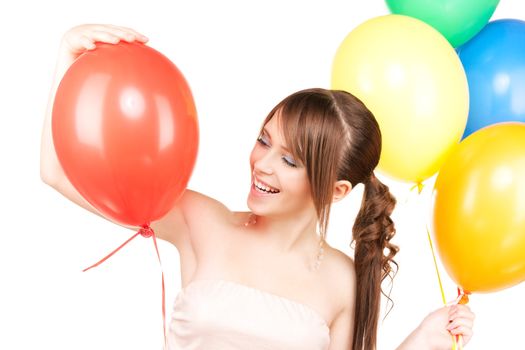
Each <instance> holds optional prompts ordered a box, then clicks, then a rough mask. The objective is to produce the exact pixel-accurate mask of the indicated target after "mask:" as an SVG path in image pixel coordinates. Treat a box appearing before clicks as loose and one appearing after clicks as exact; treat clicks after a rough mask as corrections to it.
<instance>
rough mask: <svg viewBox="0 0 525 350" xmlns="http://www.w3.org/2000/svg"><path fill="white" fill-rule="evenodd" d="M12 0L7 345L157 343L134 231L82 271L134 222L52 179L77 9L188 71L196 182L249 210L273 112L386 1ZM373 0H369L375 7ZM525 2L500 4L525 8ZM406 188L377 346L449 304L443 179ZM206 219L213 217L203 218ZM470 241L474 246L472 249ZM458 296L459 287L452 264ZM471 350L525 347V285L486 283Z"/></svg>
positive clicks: (5, 111)
mask: <svg viewBox="0 0 525 350" xmlns="http://www.w3.org/2000/svg"><path fill="white" fill-rule="evenodd" d="M5 3H7V4H8V5H6V4H5ZM5 3H4V4H3V5H2V6H1V8H0V29H1V31H0V35H1V38H2V40H1V42H0V45H1V51H0V52H1V54H0V112H1V114H0V118H1V119H0V120H1V124H0V142H1V144H0V145H1V147H0V155H1V158H0V159H1V169H2V170H1V173H0V176H1V181H0V198H1V199H0V215H1V217H0V220H1V221H0V223H1V225H2V226H1V229H0V272H1V273H0V283H1V284H0V348H1V349H55V350H62V349H100V350H105V349H129V350H131V349H160V348H161V343H162V337H161V330H162V326H161V313H160V305H161V288H160V286H161V284H160V269H159V264H158V261H157V260H156V256H155V253H154V250H153V244H152V242H151V240H147V239H144V238H142V237H138V238H137V239H136V240H135V241H133V242H132V243H130V244H129V245H128V246H126V247H125V248H124V249H122V250H121V251H120V252H119V253H118V254H117V255H115V256H114V257H112V258H111V259H110V260H109V261H107V262H106V263H104V264H103V265H102V266H100V267H98V268H96V269H94V270H91V271H89V272H86V273H82V272H81V270H82V269H83V268H84V267H87V266H89V265H90V264H92V263H94V262H96V261H98V259H100V258H101V257H102V256H104V255H105V254H107V253H108V252H109V251H110V250H112V249H113V248H115V247H116V246H118V245H119V244H120V243H122V242H123V241H124V240H126V239H127V238H128V237H129V236H130V235H131V234H132V232H131V231H128V230H126V229H123V228H120V227H117V226H116V225H114V224H111V223H110V222H108V221H105V220H103V219H101V218H99V217H97V216H95V215H90V214H89V213H88V212H86V211H84V210H83V209H81V208H79V207H77V206H75V205H73V204H72V203H71V202H69V201H68V200H66V199H64V198H63V197H62V196H61V195H60V194H58V193H56V192H55V191H53V190H52V189H51V188H50V187H47V186H46V185H44V184H43V183H42V182H41V181H40V177H39V143H40V130H41V126H42V122H43V117H44V111H45V107H46V101H47V95H48V91H49V88H50V86H51V80H52V74H53V69H54V64H55V58H56V53H57V49H58V45H59V41H60V38H61V35H62V34H63V32H64V31H66V30H67V29H68V28H70V27H71V26H74V25H77V24H81V23H88V22H93V23H113V24H120V25H126V26H130V27H133V28H136V29H137V30H139V31H141V32H142V33H144V34H146V35H148V36H149V37H150V39H151V40H150V45H151V46H152V47H154V48H156V49H157V50H159V51H161V52H162V53H164V54H165V55H166V56H168V57H169V58H170V59H172V60H173V62H174V63H175V64H176V65H177V66H178V67H179V68H180V69H181V70H182V71H183V73H184V74H185V76H186V78H187V80H188V81H189V83H190V85H191V88H192V91H193V93H194V97H195V101H196V104H197V108H198V112H199V119H200V127H201V130H200V132H201V143H200V151H199V157H198V162H197V165H196V168H195V171H194V173H193V177H192V180H191V182H190V187H191V188H193V189H196V190H198V191H201V192H203V193H205V194H208V195H210V196H212V197H215V198H217V199H219V200H221V201H223V202H224V203H225V204H226V205H228V206H229V207H230V208H232V209H235V210H244V209H245V198H246V195H247V192H248V187H249V169H248V154H249V151H250V149H251V147H252V145H253V143H254V141H255V137H256V136H257V130H258V128H259V125H260V123H261V121H262V120H263V118H264V117H265V116H266V114H267V113H268V111H269V110H270V109H271V107H273V105H274V104H276V103H277V102H278V101H280V100H281V99H282V98H283V97H285V96H287V95H288V94H290V93H292V92H294V91H296V90H299V89H303V88H307V87H314V86H319V87H329V79H330V69H331V62H332V59H333V55H334V53H335V50H336V49H337V47H338V45H339V44H340V42H341V41H342V39H343V38H344V37H345V36H346V34H348V33H349V32H350V31H351V30H352V29H353V28H355V27H356V26H357V25H358V24H360V23H362V22H363V21H365V20H367V19H370V18H372V17H375V16H380V15H384V14H388V10H387V8H386V6H385V4H384V2H383V1H379V0H376V1H366V2H365V1H352V0H346V1H339V0H337V1H336V0H331V1H323V2H321V1H305V0H303V1H299V0H297V1H283V0H281V1H277V0H266V1H263V2H253V1H241V0H238V1H233V0H226V1H212V0H208V1H184V2H182V1H159V0H150V1H132V0H126V1H120V0H119V1H109V0H104V1H102V0H90V1H76V0H73V1H65V0H64V1H58V0H54V1H36V0H34V1H17V2H14V1H11V2H5ZM365 4H366V5H365ZM520 5H521V1H519V0H502V1H501V3H500V5H499V7H498V9H497V10H496V13H495V14H494V16H493V19H495V18H506V17H507V18H520V19H525V13H524V12H523V11H522V10H521V9H520V7H519V6H520ZM384 180H385V182H386V183H387V185H389V186H390V187H391V190H392V192H393V193H394V194H395V195H396V196H397V198H398V202H399V205H398V206H397V209H396V211H395V213H394V219H395V221H396V225H397V236H396V238H395V241H396V243H397V244H398V245H400V246H401V252H400V253H399V254H398V257H397V261H398V262H399V263H400V266H401V270H400V271H399V274H398V275H397V277H396V280H395V283H394V288H393V291H392V297H393V299H394V300H395V306H394V309H393V310H392V312H391V313H390V314H389V315H388V317H387V318H386V320H385V321H384V322H383V323H382V325H381V329H380V334H379V345H380V349H393V348H394V347H395V346H397V345H398V344H399V342H400V341H401V340H402V338H404V337H405V336H406V335H407V334H408V333H409V332H410V331H411V330H412V329H413V328H414V327H416V326H417V324H418V323H419V322H420V321H421V320H422V318H423V317H424V316H425V315H426V314H427V313H428V312H430V311H431V310H433V309H435V308H437V307H439V306H440V305H441V297H440V292H439V287H438V284H437V280H436V275H435V271H434V267H433V264H432V257H431V253H430V249H429V246H428V241H427V237H426V231H425V223H426V221H427V218H426V215H427V213H428V212H429V211H428V208H429V202H430V195H431V189H432V181H429V182H428V183H427V187H426V189H425V191H424V193H423V195H422V196H420V197H418V196H417V195H415V194H414V193H410V192H409V189H410V185H408V184H402V183H398V182H396V181H392V180H389V179H384ZM361 193H362V189H361V188H360V187H357V188H356V190H355V193H352V195H351V196H350V197H349V198H348V199H347V200H345V201H343V203H341V204H338V205H337V206H336V208H335V210H334V213H333V217H332V225H331V228H330V232H329V242H330V243H331V244H332V245H334V246H335V247H337V248H339V249H342V250H344V251H345V252H347V253H349V254H351V252H350V250H349V248H348V244H349V240H350V234H351V225H352V220H353V218H352V217H353V215H355V212H356V210H357V206H358V205H359V203H360V201H361ZM203 219H205V218H203ZM465 249H467V248H465ZM160 250H161V257H162V264H163V267H164V271H165V274H166V288H167V290H166V292H167V300H168V315H169V311H170V309H171V305H172V302H173V299H174V298H175V295H176V293H177V292H178V290H179V288H180V281H179V278H178V276H179V272H178V254H177V251H176V250H175V249H174V248H173V247H172V246H170V245H169V244H167V243H165V242H160ZM440 270H441V273H442V278H443V280H444V284H445V291H446V294H447V299H453V298H454V296H455V287H454V284H453V282H452V281H451V280H450V279H449V278H448V276H447V275H446V273H445V271H444V269H443V267H442V266H440ZM471 307H472V308H473V310H474V311H475V312H476V314H477V320H476V324H475V336H474V338H473V340H472V342H471V344H470V346H469V348H470V349H524V348H525V345H524V344H525V341H524V340H523V335H522V332H523V322H522V317H523V315H524V311H525V284H521V285H518V286H516V287H513V288H510V289H507V290H504V291H501V292H497V293H490V294H475V295H473V296H472V297H471Z"/></svg>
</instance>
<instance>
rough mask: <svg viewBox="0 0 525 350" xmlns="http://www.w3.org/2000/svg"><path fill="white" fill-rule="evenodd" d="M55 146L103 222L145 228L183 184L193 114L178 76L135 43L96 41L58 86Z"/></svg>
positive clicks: (192, 148)
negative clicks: (95, 44) (94, 45)
mask: <svg viewBox="0 0 525 350" xmlns="http://www.w3.org/2000/svg"><path fill="white" fill-rule="evenodd" d="M52 129H53V141H54V145H55V149H56V153H57V156H58V159H59V161H60V163H61V165H62V167H63V169H64V172H65V173H66V175H67V177H68V179H69V180H70V181H71V183H72V184H73V186H75V188H76V189H77V190H78V191H79V192H80V194H81V195H82V196H83V197H84V198H85V199H86V200H87V201H88V202H89V203H91V204H92V205H93V206H94V207H95V208H97V209H98V210H99V211H100V212H101V213H102V214H103V215H105V216H106V217H108V218H110V219H112V220H115V221H117V222H120V223H122V224H126V225H133V226H143V225H148V224H149V223H150V222H151V221H154V220H156V219H159V218H161V217H162V216H164V215H165V214H166V213H167V212H168V211H169V210H170V209H171V208H172V207H173V206H174V204H175V202H176V201H177V199H178V198H179V197H180V195H181V194H182V193H183V191H184V189H185V188H186V186H187V183H188V181H189V178H190V176H191V173H192V171H193V166H194V164H195V159H196V156H197V147H198V121H197V112H196V109H195V105H194V102H193V97H192V94H191V91H190V88H189V86H188V84H187V82H186V80H185V79H184V76H183V75H182V73H181V72H180V71H179V70H178V69H177V67H176V66H175V65H174V64H173V63H172V62H171V61H170V60H169V59H167V58H166V57H165V56H164V55H162V54H161V53H159V52H158V51H156V50H154V49H152V48H150V47H148V46H146V45H143V44H139V43H125V42H121V43H119V44H117V45H110V44H98V45H97V48H96V49H95V50H93V51H87V52H85V53H84V54H82V55H81V56H80V57H79V58H78V59H77V60H76V61H75V62H74V63H73V64H72V65H71V67H70V68H69V70H68V71H67V72H66V74H65V75H64V77H63V79H62V81H61V82H60V85H59V87H58V90H57V93H56V97H55V102H54V105H53V124H52Z"/></svg>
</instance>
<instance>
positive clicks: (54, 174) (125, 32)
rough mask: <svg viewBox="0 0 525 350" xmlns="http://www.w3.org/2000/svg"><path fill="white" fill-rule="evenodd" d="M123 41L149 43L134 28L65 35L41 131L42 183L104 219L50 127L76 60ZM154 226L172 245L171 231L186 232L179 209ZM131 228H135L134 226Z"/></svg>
mask: <svg viewBox="0 0 525 350" xmlns="http://www.w3.org/2000/svg"><path fill="white" fill-rule="evenodd" d="M121 40H123V41H128V42H133V41H139V42H146V41H147V40H148V39H147V38H146V37H145V36H143V35H142V34H139V33H137V32H136V31H134V30H133V29H129V28H124V27H117V26H113V25H98V24H85V25H80V26H76V27H73V28H71V29H70V30H68V31H67V32H66V33H65V34H64V36H63V38H62V41H61V44H60V49H59V53H58V59H57V63H56V67H55V75H54V79H53V83H52V87H51V91H50V93H49V100H48V104H47V109H46V115H45V120H44V125H43V129H42V139H41V148H40V176H41V178H42V181H44V182H45V183H46V184H48V185H49V186H51V187H53V188H54V189H56V190H57V191H58V192H60V193H61V194H62V195H64V196H65V197H66V198H68V199H69V200H71V201H72V202H73V203H76V204H78V205H79V206H81V207H83V208H84V209H86V210H89V211H90V212H92V213H94V214H97V215H100V216H102V215H101V213H99V212H98V211H97V209H96V208H94V207H93V206H92V205H91V204H90V203H89V202H88V201H86V200H85V199H84V198H83V197H82V196H81V195H80V193H79V192H78V191H77V190H76V189H75V187H74V186H73V185H72V184H71V182H70V181H69V180H68V178H67V177H66V174H65V173H64V170H63V169H62V166H61V165H60V162H59V160H58V158H57V154H56V151H55V147H54V144H53V137H52V127H51V125H52V110H53V102H54V100H55V95H56V91H57V89H58V85H59V83H60V81H61V79H62V77H63V76H64V74H65V73H66V71H67V69H68V68H69V67H70V66H71V65H72V64H73V62H74V61H75V59H76V58H77V57H78V56H80V55H81V54H82V53H83V52H85V51H89V50H93V49H95V48H96V44H95V43H96V42H103V43H110V44H116V43H118V42H119V41H121ZM152 226H153V228H154V229H155V231H156V233H157V236H158V237H159V238H163V239H167V240H169V241H172V243H176V242H174V240H176V238H175V235H171V232H172V231H173V229H172V228H177V231H178V232H181V231H185V228H186V227H185V221H184V218H183V215H182V214H181V213H180V211H178V210H176V208H174V209H173V210H172V211H171V212H170V213H169V214H168V215H166V217H165V218H163V219H162V220H159V222H156V223H154V224H153V225H152ZM129 228H131V229H136V228H134V227H129ZM157 228H158V229H157ZM157 231H158V232H157ZM171 236H173V237H171ZM177 237H180V234H179V235H177ZM177 243H178V242H177Z"/></svg>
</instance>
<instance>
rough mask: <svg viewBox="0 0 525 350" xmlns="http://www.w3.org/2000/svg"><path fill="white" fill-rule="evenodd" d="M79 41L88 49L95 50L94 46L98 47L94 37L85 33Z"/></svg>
mask: <svg viewBox="0 0 525 350" xmlns="http://www.w3.org/2000/svg"><path fill="white" fill-rule="evenodd" d="M79 41H80V45H81V46H82V47H83V48H84V49H86V50H93V49H94V48H96V47H97V46H96V45H95V42H94V41H93V40H92V39H90V38H88V37H87V36H85V35H82V36H81V37H80V38H79Z"/></svg>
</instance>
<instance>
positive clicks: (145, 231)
mask: <svg viewBox="0 0 525 350" xmlns="http://www.w3.org/2000/svg"><path fill="white" fill-rule="evenodd" d="M138 235H141V236H142V237H144V238H149V237H153V245H154V246H155V252H156V253H157V258H158V259H159V265H160V271H161V273H162V329H163V334H164V349H166V348H167V339H166V290H165V286H164V271H163V269H162V262H161V260H160V254H159V248H158V246H157V239H156V238H155V232H154V231H153V229H152V228H151V227H149V225H144V226H142V227H141V228H140V229H139V231H138V232H137V233H135V234H134V235H133V236H131V237H130V238H129V239H128V240H127V241H125V242H124V243H122V244H121V245H120V246H118V247H117V248H116V249H115V250H113V251H112V252H111V253H109V254H108V255H106V256H105V257H104V258H102V259H101V260H100V261H99V262H97V263H95V264H93V265H91V266H90V267H87V268H85V269H84V270H82V272H86V271H88V270H90V269H92V268H94V267H97V266H98V265H100V264H102V263H103V262H104V261H106V260H107V259H109V258H110V257H111V256H113V255H114V254H115V253H116V252H118V251H119V250H120V249H122V247H124V246H125V245H126V244H128V243H129V242H130V241H131V240H133V239H134V238H135V237H137V236H138Z"/></svg>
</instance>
